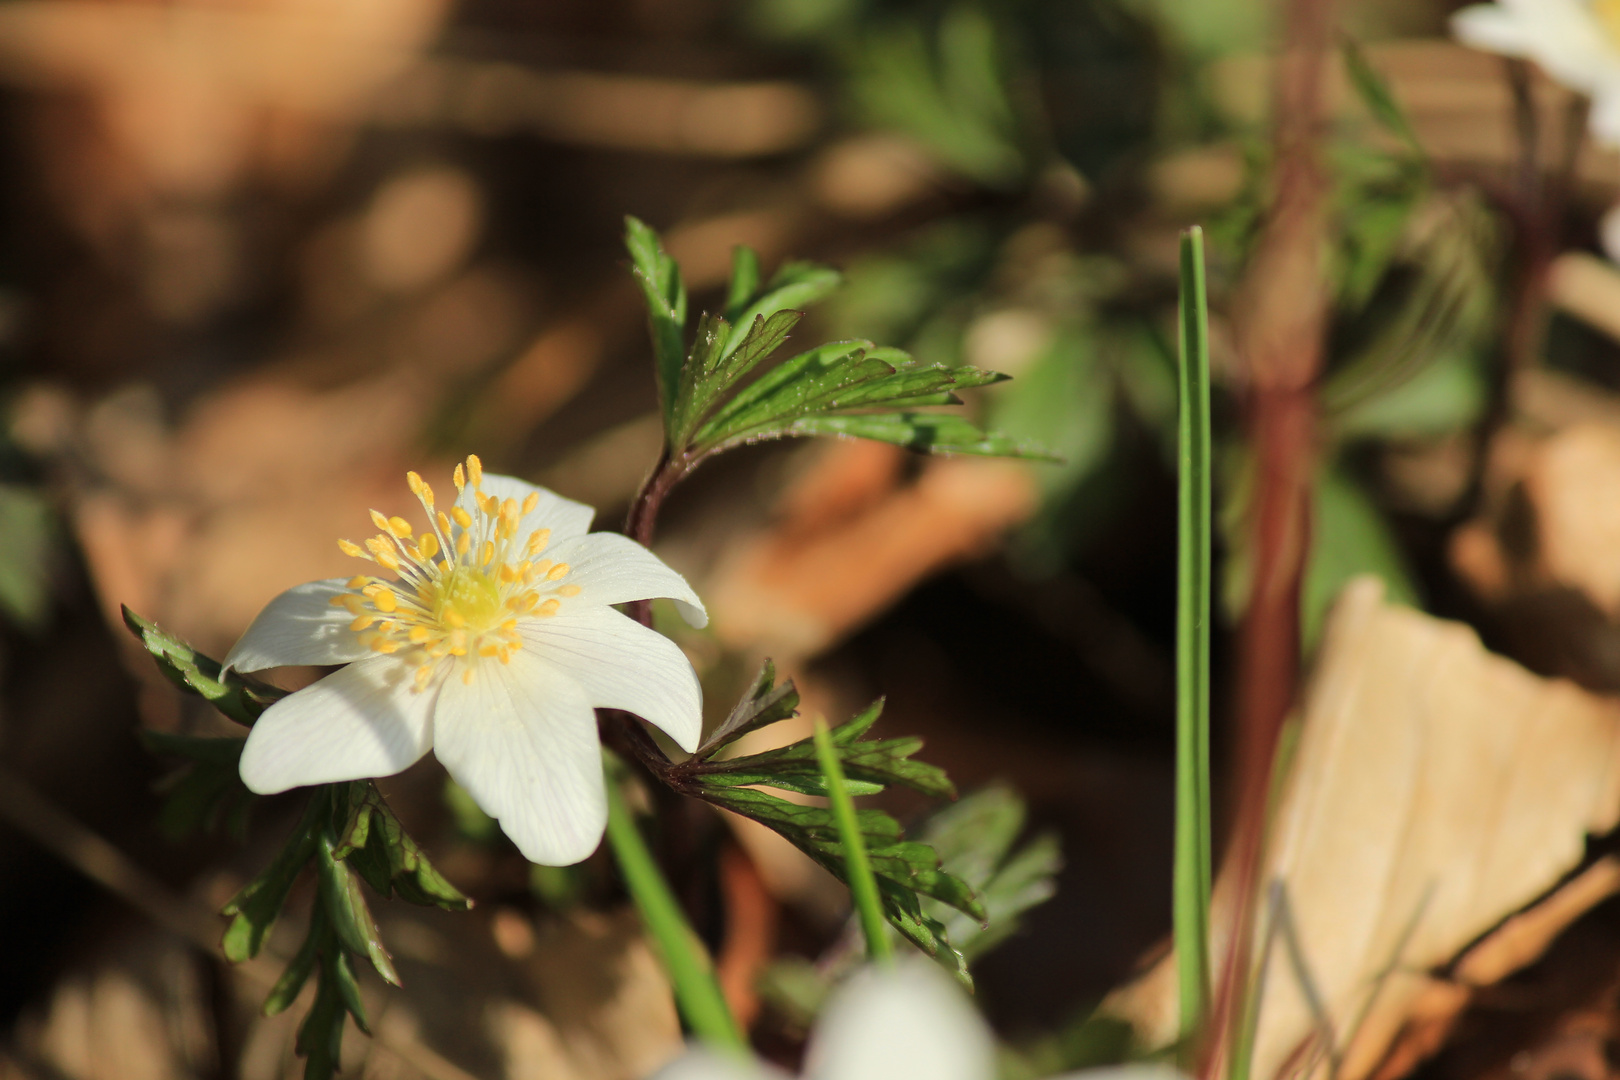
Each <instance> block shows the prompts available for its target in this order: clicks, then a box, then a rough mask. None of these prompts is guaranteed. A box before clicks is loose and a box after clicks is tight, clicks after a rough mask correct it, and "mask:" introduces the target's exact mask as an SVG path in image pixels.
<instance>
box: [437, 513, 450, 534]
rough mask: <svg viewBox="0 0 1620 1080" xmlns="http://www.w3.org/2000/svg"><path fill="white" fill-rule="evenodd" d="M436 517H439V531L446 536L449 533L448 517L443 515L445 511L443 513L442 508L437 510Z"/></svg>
mask: <svg viewBox="0 0 1620 1080" xmlns="http://www.w3.org/2000/svg"><path fill="white" fill-rule="evenodd" d="M438 517H439V531H440V532H442V533H444V534H445V535H446V536H448V535H450V519H449V518H448V517H446V516H445V513H444V511H443V510H440V511H439V515H438Z"/></svg>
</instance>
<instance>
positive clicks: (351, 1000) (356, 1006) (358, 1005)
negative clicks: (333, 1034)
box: [321, 949, 398, 1035]
mask: <svg viewBox="0 0 1620 1080" xmlns="http://www.w3.org/2000/svg"><path fill="white" fill-rule="evenodd" d="M321 959H322V961H323V962H322V964H321V976H322V977H323V978H324V979H325V980H327V981H328V982H330V983H331V984H332V985H333V987H335V988H336V989H337V993H338V1000H339V1001H341V1002H343V1007H344V1008H345V1009H347V1010H348V1011H349V1015H350V1016H352V1017H354V1022H355V1024H356V1025H357V1026H358V1027H359V1028H360V1030H361V1031H363V1032H365V1033H366V1034H367V1035H370V1034H371V1023H370V1022H369V1021H368V1020H367V1019H366V1005H365V1002H363V1001H361V1000H360V980H359V979H358V978H356V977H355V974H354V961H353V960H352V959H350V957H349V953H348V950H347V949H328V950H326V951H325V952H323V953H322V954H321ZM390 981H392V982H394V983H395V985H398V982H397V980H390Z"/></svg>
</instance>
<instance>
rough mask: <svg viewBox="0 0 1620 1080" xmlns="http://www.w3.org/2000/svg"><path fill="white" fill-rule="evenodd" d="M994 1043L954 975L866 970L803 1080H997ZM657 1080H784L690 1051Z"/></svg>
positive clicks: (1111, 1079) (825, 1024) (1088, 1079)
mask: <svg viewBox="0 0 1620 1080" xmlns="http://www.w3.org/2000/svg"><path fill="white" fill-rule="evenodd" d="M995 1049H996V1046H995V1040H994V1039H993V1038H992V1036H991V1034H990V1028H989V1027H988V1026H987V1025H986V1024H985V1022H984V1019H983V1018H982V1017H980V1015H979V1013H978V1010H977V1009H975V1008H974V1007H973V1005H972V1004H971V1003H970V1002H969V1001H968V999H967V997H966V996H965V995H964V994H963V992H962V990H961V989H960V988H959V987H957V985H956V984H955V983H953V982H952V981H951V979H950V977H949V976H947V975H946V974H945V973H944V972H943V971H941V970H940V969H939V968H938V967H936V966H935V965H934V964H932V963H929V962H927V961H917V962H914V963H902V964H900V965H898V966H896V967H894V968H889V969H884V968H876V967H868V968H863V969H862V970H861V971H859V972H857V973H856V974H855V975H854V976H853V977H851V978H850V980H849V981H848V982H846V983H845V984H844V985H843V986H841V987H839V988H838V990H837V992H836V993H834V994H833V996H832V999H831V1000H830V1001H829V1002H828V1003H827V1007H826V1009H824V1010H823V1011H822V1014H821V1016H820V1018H819V1019H818V1020H817V1021H816V1026H815V1030H814V1031H812V1032H811V1034H810V1045H809V1047H808V1049H807V1051H806V1053H805V1062H804V1080H908V1078H910V1077H917V1078H919V1080H920V1078H924V1077H926V1078H927V1080H994V1078H995V1076H996V1060H995ZM1081 1077H1084V1078H1085V1080H1184V1078H1182V1077H1181V1075H1180V1074H1179V1073H1177V1072H1176V1071H1175V1070H1174V1069H1172V1068H1170V1067H1169V1066H1167V1065H1123V1066H1118V1067H1115V1068H1107V1069H1088V1070H1085V1071H1084V1072H1076V1073H1068V1074H1066V1075H1065V1076H1063V1077H1054V1078H1053V1080H1080V1078H1081ZM654 1080H785V1077H784V1074H783V1073H782V1072H781V1071H780V1070H778V1069H774V1068H772V1067H770V1066H768V1065H759V1064H755V1063H751V1062H742V1061H737V1060H735V1059H732V1058H727V1057H722V1056H720V1055H718V1054H716V1053H714V1052H712V1051H709V1050H705V1049H697V1050H692V1051H689V1052H688V1053H686V1054H683V1055H682V1056H681V1057H679V1058H677V1059H676V1060H675V1061H674V1062H672V1063H671V1064H669V1065H667V1066H665V1067H664V1068H663V1069H662V1070H661V1071H659V1072H658V1073H657V1074H656V1075H655V1077H654Z"/></svg>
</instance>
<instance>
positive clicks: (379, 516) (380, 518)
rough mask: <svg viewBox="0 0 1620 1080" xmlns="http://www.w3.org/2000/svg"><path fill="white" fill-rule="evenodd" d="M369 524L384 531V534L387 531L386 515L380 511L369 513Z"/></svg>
mask: <svg viewBox="0 0 1620 1080" xmlns="http://www.w3.org/2000/svg"><path fill="white" fill-rule="evenodd" d="M371 523H372V524H373V525H375V526H377V528H379V529H382V530H384V531H385V532H386V531H387V529H388V517H387V515H385V514H383V513H381V512H380V511H377V510H373V511H371Z"/></svg>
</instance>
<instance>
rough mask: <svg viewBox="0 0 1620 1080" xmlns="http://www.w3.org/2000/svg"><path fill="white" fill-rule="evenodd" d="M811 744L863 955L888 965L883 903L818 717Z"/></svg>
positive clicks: (851, 799)
mask: <svg viewBox="0 0 1620 1080" xmlns="http://www.w3.org/2000/svg"><path fill="white" fill-rule="evenodd" d="M814 741H815V749H816V763H817V764H818V765H819V766H821V773H822V780H823V787H825V789H826V791H827V800H828V807H829V808H830V809H831V810H832V816H833V822H834V823H835V824H836V825H837V826H838V840H839V843H840V844H841V845H842V847H843V853H844V875H845V879H846V880H847V881H848V882H849V893H850V896H851V898H852V899H853V900H854V902H855V913H856V915H857V916H858V917H859V919H860V924H861V934H862V936H863V937H865V938H866V955H867V957H868V958H869V959H870V960H871V961H872V962H873V963H874V964H887V963H891V962H892V961H893V960H894V945H893V943H892V942H890V941H889V929H888V927H887V926H885V925H884V917H883V901H881V900H880V899H878V884H877V878H876V877H875V876H874V875H873V873H872V863H871V861H870V860H869V859H868V858H867V853H866V841H865V840H864V838H863V837H862V834H861V827H860V821H859V819H858V818H857V816H856V813H855V799H854V797H853V796H852V795H851V794H850V790H849V785H848V784H846V783H845V782H844V769H843V766H842V765H841V764H840V763H839V760H838V758H839V753H838V746H837V744H835V743H834V742H833V740H832V734H831V733H830V732H829V731H828V730H827V722H826V721H825V720H823V719H821V718H820V717H817V718H816V726H815V736H814Z"/></svg>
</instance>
